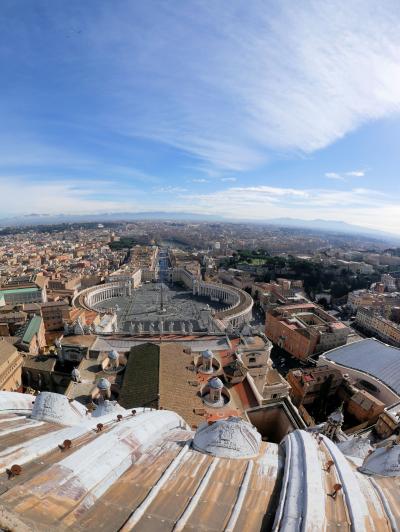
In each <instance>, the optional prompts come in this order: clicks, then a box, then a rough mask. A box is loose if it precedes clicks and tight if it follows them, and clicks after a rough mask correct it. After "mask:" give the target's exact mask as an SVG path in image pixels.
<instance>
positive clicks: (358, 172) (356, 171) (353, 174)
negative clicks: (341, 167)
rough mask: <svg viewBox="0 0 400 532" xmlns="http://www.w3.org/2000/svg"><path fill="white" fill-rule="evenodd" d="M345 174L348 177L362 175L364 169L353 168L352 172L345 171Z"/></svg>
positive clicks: (363, 174)
mask: <svg viewBox="0 0 400 532" xmlns="http://www.w3.org/2000/svg"><path fill="white" fill-rule="evenodd" d="M346 175H347V176H349V177H364V176H365V171H364V170H353V171H352V172H346Z"/></svg>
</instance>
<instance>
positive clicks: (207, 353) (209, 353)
mask: <svg viewBox="0 0 400 532" xmlns="http://www.w3.org/2000/svg"><path fill="white" fill-rule="evenodd" d="M201 356H202V357H203V358H206V359H207V360H209V359H210V358H212V357H213V356H214V354H213V352H212V351H210V349H206V350H205V351H202V353H201Z"/></svg>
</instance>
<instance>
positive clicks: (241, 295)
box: [72, 268, 253, 329]
mask: <svg viewBox="0 0 400 532" xmlns="http://www.w3.org/2000/svg"><path fill="white" fill-rule="evenodd" d="M170 278H171V280H173V281H175V282H182V283H183V284H185V286H187V288H189V289H190V290H192V292H193V295H196V296H203V297H208V298H210V299H211V301H218V302H220V303H222V304H224V305H226V306H225V308H223V309H222V310H219V311H217V312H215V315H214V316H213V318H214V320H215V322H216V323H217V324H218V327H219V328H222V329H225V328H227V327H229V326H231V327H238V326H240V325H242V324H244V323H248V322H249V321H250V319H251V316H252V308H253V299H252V297H251V296H250V295H249V294H248V293H247V292H244V291H243V290H240V289H239V288H236V287H233V286H227V285H225V284H216V283H207V282H204V281H198V280H196V279H194V277H193V276H192V274H191V273H190V272H188V271H187V270H185V269H183V268H174V270H173V271H172V275H171V277H170ZM132 293H133V291H132V285H131V283H130V282H129V281H126V280H120V281H114V282H109V283H105V284H102V285H97V286H92V287H90V288H86V289H85V290H82V291H81V292H79V294H77V295H76V296H75V297H74V299H73V302H72V303H73V305H74V306H78V307H81V308H84V309H86V310H95V311H97V312H99V311H100V312H102V311H104V312H106V311H107V310H109V309H102V308H101V305H99V304H101V302H102V301H106V300H109V299H112V298H114V297H131V296H132Z"/></svg>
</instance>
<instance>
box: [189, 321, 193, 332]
mask: <svg viewBox="0 0 400 532" xmlns="http://www.w3.org/2000/svg"><path fill="white" fill-rule="evenodd" d="M188 331H189V334H192V332H193V323H192V322H191V321H189V324H188Z"/></svg>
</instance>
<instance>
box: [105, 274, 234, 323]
mask: <svg viewBox="0 0 400 532" xmlns="http://www.w3.org/2000/svg"><path fill="white" fill-rule="evenodd" d="M161 285H162V287H163V288H162V291H163V302H164V309H165V312H162V311H161ZM207 306H208V310H207ZM95 308H116V310H117V315H118V328H119V330H120V331H126V332H133V330H132V327H134V331H135V332H137V326H138V324H139V323H141V325H142V327H143V331H150V329H151V324H153V328H154V332H157V331H159V322H160V321H162V322H163V324H164V331H169V330H170V327H171V325H173V330H174V331H175V332H178V331H181V327H182V322H184V327H185V328H186V331H188V328H189V323H191V326H192V327H193V331H203V330H207V329H208V328H209V326H210V325H209V324H210V321H211V320H210V313H211V311H212V309H214V310H219V309H222V308H224V305H221V304H219V303H218V302H214V301H210V299H208V298H207V297H198V296H193V294H192V292H191V291H189V290H187V289H185V288H183V287H181V286H178V285H176V284H174V285H171V284H167V283H164V282H163V283H160V282H159V283H144V284H142V286H141V287H139V288H137V289H136V290H134V291H133V293H132V297H130V298H128V297H119V298H113V299H109V300H108V301H102V302H101V303H99V304H98V305H96V307H95ZM172 322H173V323H172Z"/></svg>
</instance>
